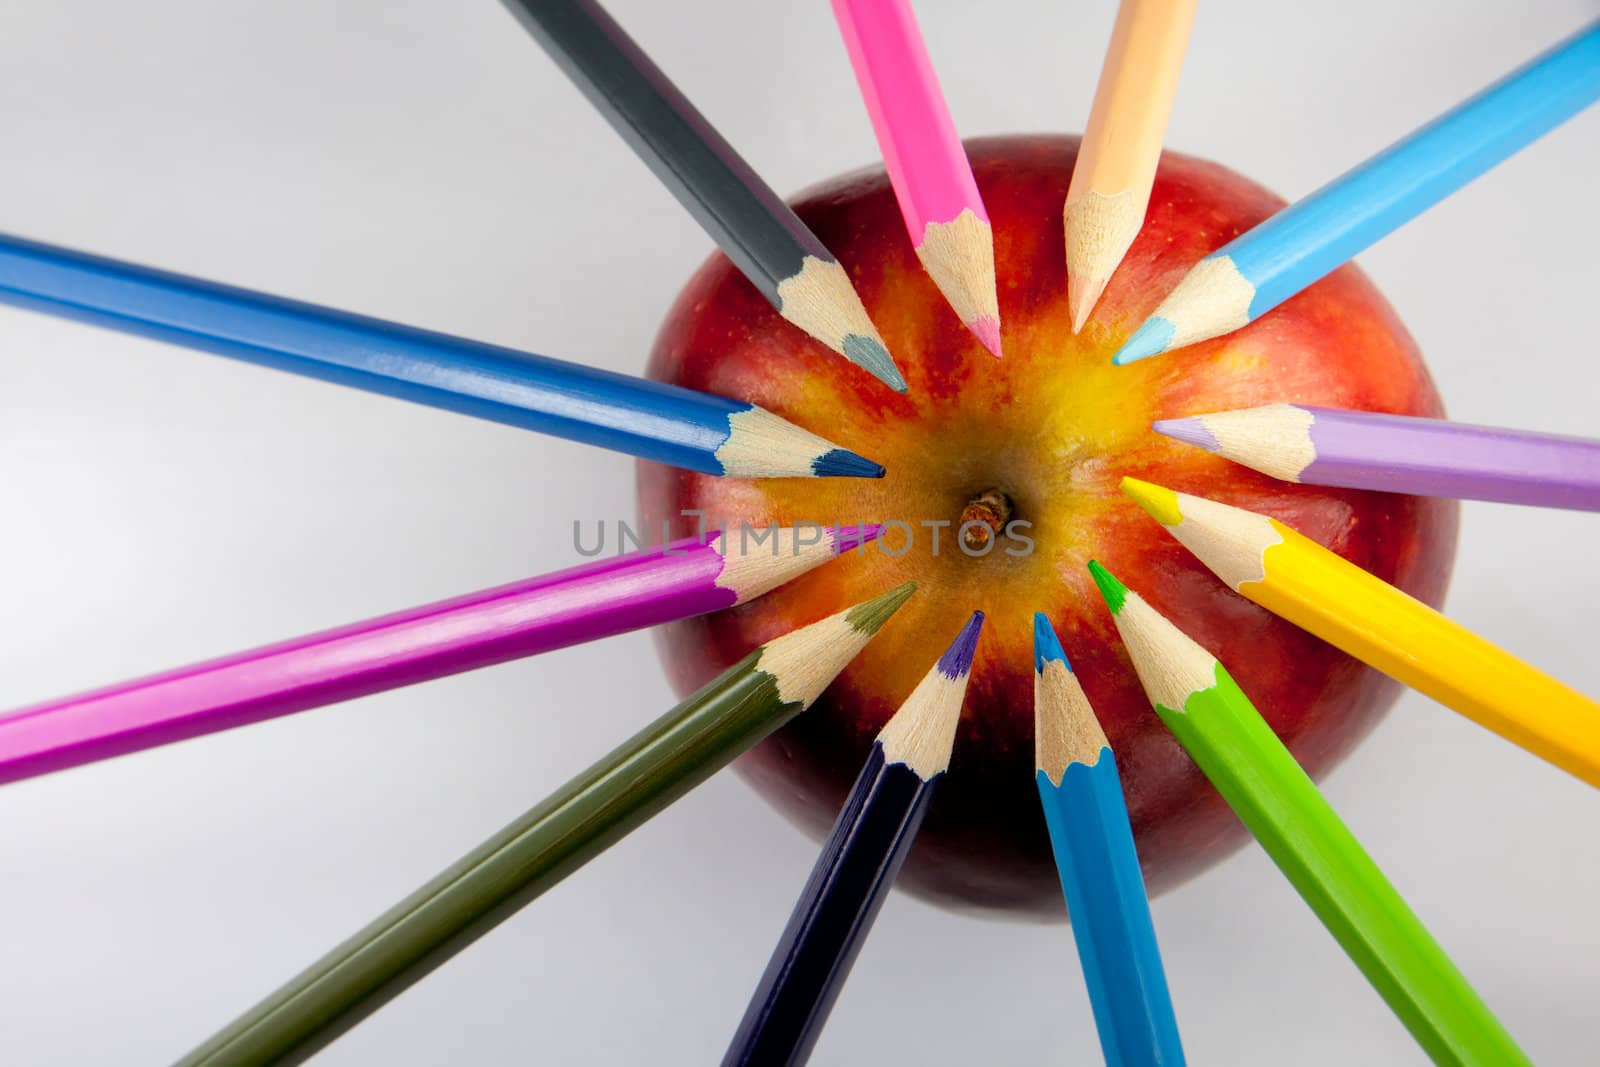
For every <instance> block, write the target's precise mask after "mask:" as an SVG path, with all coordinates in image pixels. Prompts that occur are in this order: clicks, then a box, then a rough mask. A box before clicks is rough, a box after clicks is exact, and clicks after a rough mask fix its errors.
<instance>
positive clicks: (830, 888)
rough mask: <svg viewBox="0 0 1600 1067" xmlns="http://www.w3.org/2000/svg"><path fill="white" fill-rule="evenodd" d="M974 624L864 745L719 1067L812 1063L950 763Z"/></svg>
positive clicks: (976, 615) (978, 618)
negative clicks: (860, 763) (863, 757)
mask: <svg viewBox="0 0 1600 1067" xmlns="http://www.w3.org/2000/svg"><path fill="white" fill-rule="evenodd" d="M982 628H983V612H981V611H976V612H973V614H972V618H971V619H969V620H968V621H967V624H966V626H964V627H962V629H961V633H960V634H958V635H957V636H956V639H955V642H954V643H953V644H951V646H950V647H949V648H948V649H947V650H946V651H945V654H944V655H943V656H941V657H940V659H939V662H938V663H937V664H935V665H934V668H933V669H932V670H931V671H929V672H928V673H927V675H926V676H925V677H924V678H923V679H922V681H921V682H920V683H918V685H917V688H916V689H914V690H912V692H911V695H910V696H909V697H907V698H906V701H905V703H904V704H902V705H901V706H900V710H899V711H897V712H895V714H894V717H893V718H891V719H890V720H889V722H888V723H887V724H886V725H885V726H884V728H883V730H882V731H881V732H880V733H879V734H878V739H877V740H876V741H874V742H873V743H872V751H871V752H870V753H869V754H868V756H867V762H866V765H865V766H864V767H862V768H861V773H860V775H858V776H857V778H856V784H855V785H854V786H853V787H852V788H851V790H850V795H849V796H848V797H847V798H846V799H845V802H844V809H843V810H842V811H840V812H839V818H838V820H837V821H836V822H835V823H834V824H833V832H832V833H830V834H829V835H828V840H827V841H825V842H824V843H823V846H822V854H821V855H820V856H819V857H818V858H817V865H816V866H815V867H814V868H812V871H811V877H810V879H809V880H808V881H807V882H806V887H805V889H804V890H803V891H802V892H801V894H800V902H799V903H798V904H796V905H795V908H794V913H793V914H792V915H790V916H789V925H788V926H787V927H785V928H784V931H783V937H782V938H781V939H780V940H779V941H778V947H777V949H776V950H775V951H774V952H773V954H772V959H771V961H769V962H768V964H767V970H766V973H765V974H763V975H762V976H761V983H760V985H758V986H757V987H756V991H755V995H754V996H753V997H752V998H751V1000H750V1006H749V1007H748V1008H747V1009H746V1010H745V1014H744V1019H743V1020H742V1021H741V1022H740V1023H739V1029H738V1032H737V1033H735V1034H734V1038H733V1043H732V1044H731V1045H730V1046H729V1048H728V1053H727V1055H726V1056H724V1057H723V1060H722V1063H723V1067H731V1065H735V1064H737V1065H742V1067H757V1065H759V1067H769V1065H773V1064H789V1065H796V1064H802V1063H804V1062H805V1061H806V1059H807V1058H809V1057H810V1055H811V1049H812V1047H813V1046H815V1045H816V1043H817V1037H818V1036H819V1035H820V1034H821V1032H822V1025H823V1023H824V1022H826V1021H827V1018H828V1012H829V1011H831V1010H832V1009H833V1004H834V1001H836V1000H838V998H839V990H840V989H841V988H843V986H844V980H845V978H846V977H847V976H848V975H849V973H850V967H851V965H852V964H853V963H855V959H856V955H857V954H858V953H859V952H860V951H861V945H862V942H864V941H865V940H866V937H867V931H868V930H870V929H871V928H872V922H873V920H874V919H875V918H877V915H878V910H879V909H880V908H881V907H882V906H883V900H884V897H886V896H887V895H888V893H889V887H890V886H891V885H893V884H894V879H895V875H897V874H899V873H900V867H901V865H902V864H903V863H904V862H905V858H906V855H907V854H908V853H909V852H910V851H911V843H912V841H913V840H915V838H916V836H917V829H918V827H920V826H921V825H922V818H923V816H924V815H925V814H927V810H928V805H929V803H930V802H931V801H932V800H933V794H934V790H935V789H936V787H937V786H938V784H939V779H940V778H941V777H943V776H944V772H945V770H946V768H948V767H949V766H950V750H951V748H952V747H953V746H954V744H955V737H956V723H957V722H958V721H959V720H960V718H961V702H962V699H963V698H964V697H965V696H966V692H967V678H968V676H969V675H970V674H971V672H972V654H973V652H974V651H975V650H976V648H977V645H978V631H979V630H980V629H982Z"/></svg>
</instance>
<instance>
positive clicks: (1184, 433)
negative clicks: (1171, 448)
mask: <svg viewBox="0 0 1600 1067" xmlns="http://www.w3.org/2000/svg"><path fill="white" fill-rule="evenodd" d="M1150 428H1151V429H1152V430H1154V431H1155V432H1156V433H1159V434H1162V435H1164V436H1166V437H1170V438H1172V439H1173V440H1174V441H1182V442H1183V443H1184V444H1186V445H1194V446H1195V447H1196V448H1203V449H1205V450H1206V451H1207V452H1215V451H1216V450H1217V449H1218V447H1220V446H1219V445H1218V444H1217V439H1216V437H1214V436H1213V435H1212V433H1211V431H1210V430H1208V429H1206V424H1205V423H1204V422H1201V421H1200V418H1199V416H1194V417H1191V418H1187V419H1157V420H1156V421H1155V422H1152V423H1151V424H1150Z"/></svg>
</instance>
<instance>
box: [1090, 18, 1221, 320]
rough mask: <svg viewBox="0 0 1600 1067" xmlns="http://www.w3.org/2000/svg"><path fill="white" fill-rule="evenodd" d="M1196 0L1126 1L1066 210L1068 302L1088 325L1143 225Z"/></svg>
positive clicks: (1114, 34)
mask: <svg viewBox="0 0 1600 1067" xmlns="http://www.w3.org/2000/svg"><path fill="white" fill-rule="evenodd" d="M1196 2H1197V0H1122V7H1121V8H1120V9H1119V10H1118V11H1117V23H1116V26H1115V28H1113V29H1112V31H1111V45H1110V47H1109V48H1107V50H1106V62H1105V66H1103V67H1101V68H1100V84H1099V86H1097V87H1096V88H1095V91H1094V107H1093V108H1092V109H1091V110H1090V112H1089V126H1088V128H1087V129H1086V130H1084V134H1083V146H1082V147H1081V148H1080V149H1079V150H1078V163H1077V166H1076V167H1074V168H1073V171H1072V184H1071V186H1069V187H1068V189H1067V205H1066V208H1065V210H1064V212H1063V215H1064V220H1063V221H1064V224H1065V228H1066V235H1067V306H1068V308H1069V309H1070V310H1071V312H1072V332H1073V333H1077V332H1078V331H1079V330H1081V329H1083V324H1084V323H1085V322H1086V321H1087V320H1088V318H1089V313H1090V312H1091V311H1093V310H1094V305H1095V303H1096V302H1097V301H1098V300H1099V299H1100V294H1101V293H1102V292H1104V291H1105V287H1106V283H1107V282H1109V281H1110V280H1111V275H1112V274H1113V273H1114V272H1115V271H1116V269H1117V264H1119V263H1121V262H1122V257H1123V256H1124V255H1126V254H1127V251H1128V246H1129V245H1131V244H1133V239H1134V238H1135V237H1137V236H1138V235H1139V227H1141V226H1143V225H1144V213H1145V208H1146V207H1147V206H1148V205H1149V203H1150V186H1151V184H1152V183H1153V182H1154V181H1155V176H1156V164H1157V163H1158V162H1159V161H1160V159H1161V142H1162V140H1163V139H1164V138H1165V136H1166V133H1167V116H1168V115H1170V114H1171V113H1172V98H1173V97H1174V96H1175V95H1176V94H1177V91H1178V72H1179V71H1181V70H1182V69H1183V52H1184V47H1185V46H1186V45H1187V44H1188V42H1189V27H1190V25H1191V24H1193V22H1194V9H1195V4H1196Z"/></svg>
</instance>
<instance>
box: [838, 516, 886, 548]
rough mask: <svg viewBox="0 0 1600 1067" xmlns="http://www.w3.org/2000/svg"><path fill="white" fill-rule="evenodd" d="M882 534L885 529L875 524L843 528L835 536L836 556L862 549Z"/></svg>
mask: <svg viewBox="0 0 1600 1067" xmlns="http://www.w3.org/2000/svg"><path fill="white" fill-rule="evenodd" d="M882 532H883V527H882V526H880V525H878V524H877V523H875V522H869V523H866V524H864V525H861V526H841V527H839V529H838V530H837V531H836V532H835V534H834V538H833V551H834V554H835V555H839V556H842V555H844V554H845V553H846V552H849V551H850V550H851V549H853V548H860V547H861V546H862V545H864V544H866V543H867V542H868V541H872V540H875V539H876V538H877V536H878V535H879V534H880V533H882Z"/></svg>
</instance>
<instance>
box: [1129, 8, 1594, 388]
mask: <svg viewBox="0 0 1600 1067" xmlns="http://www.w3.org/2000/svg"><path fill="white" fill-rule="evenodd" d="M1596 99H1600V22H1597V23H1593V24H1591V25H1590V26H1589V27H1588V28H1586V29H1584V30H1582V31H1580V32H1578V33H1577V34H1575V35H1573V36H1572V37H1569V38H1567V39H1566V40H1565V41H1563V42H1562V43H1560V44H1558V45H1556V46H1555V47H1554V48H1552V49H1550V50H1549V51H1548V52H1545V53H1544V54H1543V55H1541V56H1539V57H1537V58H1536V59H1534V60H1532V61H1531V62H1529V63H1527V64H1526V65H1524V66H1522V67H1519V68H1518V69H1516V70H1514V71H1512V72H1511V73H1510V74H1508V75H1506V76H1505V77H1504V78H1502V79H1501V80H1500V81H1498V82H1496V83H1494V84H1493V85H1491V86H1489V88H1487V89H1485V90H1483V92H1481V93H1479V94H1478V95H1477V96H1474V97H1472V98H1471V99H1470V100H1467V101H1466V102H1465V103H1462V104H1460V105H1458V106H1457V107H1455V108H1454V109H1453V110H1451V111H1447V112H1446V113H1445V114H1443V115H1441V116H1439V117H1438V118H1436V119H1434V120H1433V121H1432V122H1430V123H1428V124H1427V125H1426V126H1424V127H1422V128H1421V129H1419V130H1417V131H1416V132H1415V133H1412V134H1411V135H1410V136H1408V137H1406V138H1405V139H1404V140H1402V141H1399V142H1398V143H1396V144H1394V145H1391V146H1390V147H1388V148H1386V149H1384V150H1383V151H1382V152H1380V153H1378V154H1377V155H1376V156H1373V157H1372V158H1371V159H1369V160H1367V161H1366V162H1365V163H1362V164H1361V165H1360V166H1358V167H1356V168H1355V169H1354V170H1352V171H1350V172H1348V173H1346V174H1344V175H1342V176H1340V177H1338V178H1335V179H1334V180H1333V181H1332V182H1329V183H1328V184H1327V185H1324V186H1323V187H1322V188H1321V189H1318V190H1317V191H1316V192H1314V193H1312V194H1311V195H1310V196H1308V197H1306V198H1305V199H1303V200H1301V201H1299V202H1298V203H1295V204H1292V205H1290V206H1289V207H1287V208H1285V209H1284V210H1282V211H1280V212H1278V213H1277V214H1276V215H1274V216H1272V217H1271V218H1270V219H1268V220H1266V221H1265V222H1263V223H1261V224H1260V225H1259V226H1257V227H1256V228H1255V229H1253V230H1251V231H1249V232H1248V233H1246V234H1244V235H1242V236H1240V237H1236V238H1234V239H1233V240H1232V241H1230V242H1229V243H1228V244H1226V245H1224V246H1223V247H1221V248H1220V249H1218V250H1217V251H1215V252H1213V253H1211V255H1209V256H1207V257H1206V258H1205V259H1202V260H1201V261H1200V262H1199V263H1198V264H1196V265H1195V267H1194V269H1193V270H1191V271H1190V272H1189V273H1188V274H1186V275H1185V276H1184V278H1183V280H1182V281H1181V282H1179V283H1178V285H1177V287H1176V288H1174V289H1173V290H1172V292H1171V293H1169V294H1167V297H1166V299H1165V300H1163V301H1162V302H1161V305H1160V306H1159V307H1157V308H1156V310H1155V314H1153V315H1152V316H1151V317H1150V318H1149V319H1147V320H1145V322H1144V324H1143V325H1142V326H1140V327H1139V328H1138V330H1136V331H1134V333H1133V336H1131V337H1129V338H1128V340H1127V342H1126V343H1124V344H1123V346H1122V349H1121V350H1120V351H1119V352H1117V354H1116V356H1115V357H1113V362H1115V363H1117V364H1119V365H1120V364H1126V363H1132V362H1134V361H1135V360H1140V359H1145V358H1147V357H1149V356H1154V355H1159V354H1160V353H1162V352H1169V351H1171V350H1172V349H1174V348H1182V347H1184V346H1185V345H1192V344H1195V343H1197V342H1199V341H1205V340H1208V339H1210V338H1212V337H1220V336H1222V335H1223V334H1226V333H1232V332H1233V331H1234V330H1237V329H1239V328H1240V327H1242V326H1245V325H1248V324H1249V323H1251V322H1253V321H1255V320H1256V319H1258V318H1260V317H1261V316H1262V315H1265V314H1266V313H1267V312H1268V311H1271V310H1272V309H1273V308H1275V307H1277V306H1278V305H1279V304H1281V303H1283V302H1284V301H1285V300H1287V299H1289V298H1290V297H1291V296H1294V295H1295V294H1296V293H1298V292H1299V291H1300V290H1302V289H1304V288H1305V287H1306V286H1308V285H1310V284H1311V283H1312V282H1315V281H1316V280H1317V279H1318V278H1321V277H1322V276H1323V275H1325V274H1328V273H1329V272H1331V271H1333V270H1334V269H1335V268H1337V267H1339V266H1340V265H1342V264H1343V263H1345V262H1346V261H1347V260H1349V259H1350V258H1351V257H1353V256H1355V255H1356V254H1358V253H1359V252H1361V251H1362V250H1363V249H1365V248H1366V247H1367V246H1369V245H1371V244H1372V243H1373V242H1374V241H1376V240H1378V239H1379V238H1380V237H1383V236H1384V235H1385V234H1388V233H1389V232H1391V231H1393V230H1395V229H1397V228H1398V227H1400V226H1401V225H1403V224H1404V223H1406V222H1409V221H1410V220H1411V219H1413V218H1415V217H1416V216H1418V215H1420V214H1422V212H1424V211H1426V210H1427V209H1428V208H1430V207H1432V206H1433V205H1434V204H1437V203H1438V202H1439V201H1440V200H1443V199H1444V198H1445V197H1447V196H1449V195H1450V194H1451V193H1453V192H1455V191H1456V190H1457V189H1459V188H1461V187H1462V186H1463V185H1465V184H1467V183H1468V182H1470V181H1472V179H1474V178H1476V177H1477V176H1478V175H1480V174H1482V173H1483V172H1484V171H1486V170H1488V169H1489V168H1490V167H1492V166H1494V165H1495V164H1496V163H1499V162H1500V161H1501V160H1503V159H1505V158H1507V157H1508V156H1511V155H1513V154H1514V153H1516V152H1517V151H1519V150H1521V149H1522V148H1524V147H1525V146H1527V145H1528V144H1531V143H1532V142H1533V141H1535V140H1537V139H1538V138H1539V137H1541V136H1543V135H1544V134H1546V133H1548V132H1549V131H1550V130H1552V129H1554V128H1555V127H1556V126H1559V125H1560V124H1561V123H1563V122H1565V121H1566V120H1567V119H1569V118H1571V117H1572V116H1573V115H1576V114H1577V113H1578V112H1579V111H1582V110H1583V109H1584V108H1586V107H1588V106H1589V105H1590V104H1592V103H1594V102H1595V100H1596Z"/></svg>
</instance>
